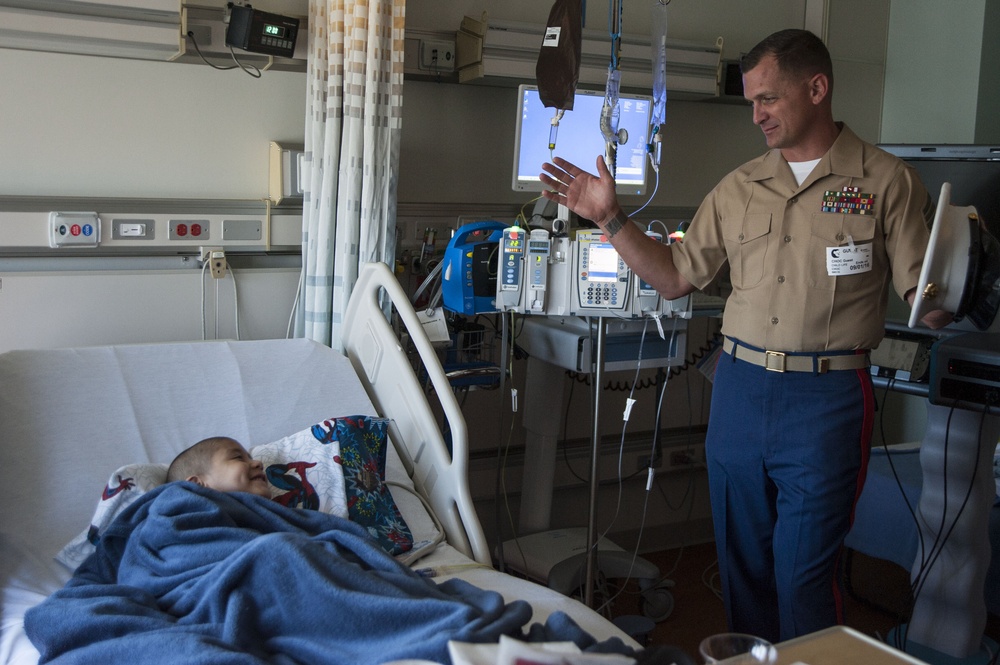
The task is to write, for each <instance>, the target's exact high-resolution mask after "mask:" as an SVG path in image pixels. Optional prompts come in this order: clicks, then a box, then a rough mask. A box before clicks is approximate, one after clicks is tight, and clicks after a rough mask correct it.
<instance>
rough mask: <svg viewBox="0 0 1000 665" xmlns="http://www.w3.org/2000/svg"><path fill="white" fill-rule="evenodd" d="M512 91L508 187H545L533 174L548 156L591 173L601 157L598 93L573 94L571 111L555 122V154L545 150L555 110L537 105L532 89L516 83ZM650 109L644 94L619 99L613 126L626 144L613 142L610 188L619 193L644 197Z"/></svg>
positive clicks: (601, 99) (536, 189)
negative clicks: (625, 134)
mask: <svg viewBox="0 0 1000 665" xmlns="http://www.w3.org/2000/svg"><path fill="white" fill-rule="evenodd" d="M517 92H518V101H517V125H516V131H515V135H514V136H515V138H514V172H513V178H512V182H511V185H512V187H513V189H514V190H515V191H522V192H540V191H542V190H543V189H545V188H544V186H543V185H542V181H541V180H540V179H539V178H538V174H539V173H541V172H542V163H543V162H549V161H552V156H553V155H554V156H556V157H562V158H563V159H566V160H568V161H570V162H573V163H574V164H576V165H577V166H579V167H580V168H582V169H584V170H586V171H589V172H591V173H593V172H594V162H595V161H596V159H597V157H598V155H604V154H605V143H604V136H603V135H602V134H601V129H600V120H601V109H602V108H603V107H604V93H603V92H596V91H592V90H577V91H576V95H575V96H574V98H573V110H572V111H566V112H565V114H563V117H562V119H561V120H560V121H559V127H558V132H557V134H556V143H555V150H554V151H552V152H550V151H549V137H550V130H551V129H552V118H553V116H554V115H555V113H556V109H554V108H552V107H546V106H544V105H543V104H542V101H541V98H540V97H539V95H538V87H537V86H534V85H521V86H520V87H518V90H517ZM652 111H653V98H652V97H650V96H648V95H634V94H625V93H622V94H620V95H619V102H618V127H619V129H625V130H626V131H627V132H628V141H627V142H626V143H624V144H619V146H618V153H617V159H616V163H617V170H616V173H615V184H616V190H617V192H618V194H619V195H629V194H631V195H642V194H645V193H646V175H647V171H648V170H649V169H650V165H649V158H648V157H647V156H646V143H647V140H648V139H647V136H648V134H649V122H650V119H651V117H652Z"/></svg>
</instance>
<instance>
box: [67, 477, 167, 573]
mask: <svg viewBox="0 0 1000 665" xmlns="http://www.w3.org/2000/svg"><path fill="white" fill-rule="evenodd" d="M166 480H167V465H166V464H126V465H125V466H123V467H121V468H119V469H115V471H114V472H113V473H112V474H111V477H110V478H109V479H108V484H107V485H105V486H104V491H103V492H101V498H100V500H98V502H97V509H96V510H95V511H94V516H93V517H91V518H90V526H88V527H87V528H86V529H84V530H83V531H82V532H81V533H80V534H79V535H78V536H77V537H76V538H74V539H73V540H71V541H70V542H69V544H68V545H66V547H64V548H62V550H60V551H59V553H58V554H56V561H58V562H59V563H61V564H63V565H65V566H68V567H69V568H72V569H73V570H75V569H76V568H77V566H79V565H80V564H81V563H83V560H84V559H86V558H87V557H88V556H90V553H91V552H93V551H94V548H95V545H96V544H97V541H98V539H99V538H100V535H101V533H103V532H104V530H105V529H106V528H107V527H108V526H109V525H110V524H111V523H112V522H113V521H114V519H115V517H117V516H118V513H120V512H121V511H122V510H124V509H125V508H126V507H127V506H128V505H129V504H130V503H132V502H133V501H135V500H136V499H138V498H139V497H140V496H142V495H143V494H145V493H146V492H148V491H149V490H151V489H153V488H154V487H156V486H157V485H162V484H163V483H165V482H166Z"/></svg>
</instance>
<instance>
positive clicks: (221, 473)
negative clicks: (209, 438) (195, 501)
mask: <svg viewBox="0 0 1000 665" xmlns="http://www.w3.org/2000/svg"><path fill="white" fill-rule="evenodd" d="M201 480H202V484H204V485H205V486H206V487H211V488H212V489H215V490H219V491H220V492H250V493H251V494H257V495H258V496H262V497H265V498H268V499H270V498H271V487H270V486H269V485H268V484H267V477H266V476H265V475H264V466H263V465H262V464H261V463H260V461H259V460H255V459H253V458H252V457H250V453H248V452H247V451H246V449H245V448H244V447H243V446H241V445H240V443H239V442H238V441H234V440H232V439H228V440H226V442H225V443H222V444H219V445H218V446H217V447H216V448H215V452H213V453H212V463H211V465H210V467H209V470H208V472H206V473H204V474H202V476H201Z"/></svg>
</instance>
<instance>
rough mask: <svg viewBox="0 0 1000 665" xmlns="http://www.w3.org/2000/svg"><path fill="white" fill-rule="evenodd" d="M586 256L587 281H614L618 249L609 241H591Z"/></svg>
mask: <svg viewBox="0 0 1000 665" xmlns="http://www.w3.org/2000/svg"><path fill="white" fill-rule="evenodd" d="M588 258H589V261H588V266H587V275H588V280H589V281H591V282H614V281H617V280H618V250H616V249H615V248H614V247H613V246H611V244H610V243H604V242H595V243H591V244H590V251H589V257H588Z"/></svg>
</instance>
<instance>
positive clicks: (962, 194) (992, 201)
mask: <svg viewBox="0 0 1000 665" xmlns="http://www.w3.org/2000/svg"><path fill="white" fill-rule="evenodd" d="M879 147H880V148H882V149H883V150H885V151H886V152H889V153H892V154H893V155H896V156H897V157H899V158H901V159H902V160H903V161H905V162H906V163H908V164H910V165H911V166H912V167H913V168H915V169H916V170H917V173H918V174H919V175H920V180H921V182H923V183H924V187H926V188H927V191H928V192H930V195H931V197H932V198H933V199H934V200H935V201H937V197H938V194H939V193H940V192H941V185H942V184H943V183H945V182H949V183H951V202H952V203H953V204H954V205H958V206H975V208H976V212H978V213H979V217H980V218H981V219H982V220H984V221H985V222H986V228H988V229H989V231H990V233H991V234H992V235H993V236H994V237H995V238H1000V145H959V144H941V145H919V144H902V143H899V144H882V145H880V146H879Z"/></svg>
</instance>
